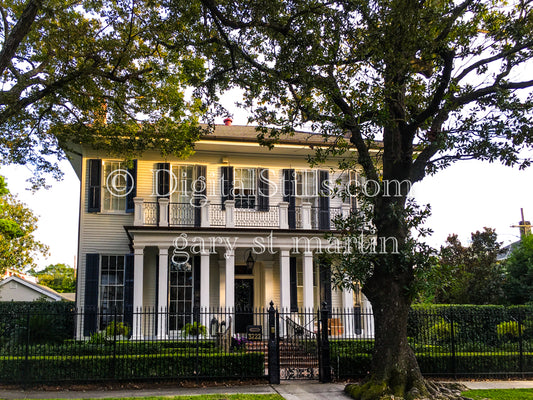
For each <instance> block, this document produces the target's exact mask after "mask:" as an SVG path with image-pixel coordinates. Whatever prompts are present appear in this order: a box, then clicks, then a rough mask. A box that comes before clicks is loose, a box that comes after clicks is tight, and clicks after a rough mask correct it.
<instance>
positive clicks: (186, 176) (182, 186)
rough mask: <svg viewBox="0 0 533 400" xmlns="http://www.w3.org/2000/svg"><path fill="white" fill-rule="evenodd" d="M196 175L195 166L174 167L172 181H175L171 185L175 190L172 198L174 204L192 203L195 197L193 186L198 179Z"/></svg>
mask: <svg viewBox="0 0 533 400" xmlns="http://www.w3.org/2000/svg"><path fill="white" fill-rule="evenodd" d="M195 175H196V174H195V168H194V166H193V165H173V166H172V179H174V180H175V181H174V183H173V184H172V185H171V186H172V188H173V189H174V190H173V191H172V194H171V197H170V201H171V202H172V203H188V204H190V201H191V199H192V198H193V196H194V187H193V184H194V181H195V179H197V177H196V176H195Z"/></svg>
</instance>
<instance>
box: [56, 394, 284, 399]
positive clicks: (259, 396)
mask: <svg viewBox="0 0 533 400" xmlns="http://www.w3.org/2000/svg"><path fill="white" fill-rule="evenodd" d="M49 400H67V399H49ZM84 400H284V399H283V397H281V396H280V395H279V394H223V393H221V394H203V395H190V396H170V397H167V396H161V397H159V396H158V397H107V398H105V399H90V398H87V399H84Z"/></svg>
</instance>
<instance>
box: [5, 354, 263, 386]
mask: <svg viewBox="0 0 533 400" xmlns="http://www.w3.org/2000/svg"><path fill="white" fill-rule="evenodd" d="M264 361H265V355H264V353H239V354H224V355H222V354H212V355H205V354H204V355H202V357H199V358H195V357H191V356H189V355H183V354H167V355H157V356H156V357H153V356H149V355H127V356H120V357H105V356H99V357H88V356H85V357H67V356H56V357H29V358H28V360H25V359H24V357H16V358H11V359H4V360H2V361H1V362H0V381H2V382H5V383H17V382H28V377H30V378H31V382H33V383H37V382H61V381H101V380H136V379H149V378H157V379H176V378H182V379H185V378H195V377H200V378H261V377H263V376H264V374H265V369H264Z"/></svg>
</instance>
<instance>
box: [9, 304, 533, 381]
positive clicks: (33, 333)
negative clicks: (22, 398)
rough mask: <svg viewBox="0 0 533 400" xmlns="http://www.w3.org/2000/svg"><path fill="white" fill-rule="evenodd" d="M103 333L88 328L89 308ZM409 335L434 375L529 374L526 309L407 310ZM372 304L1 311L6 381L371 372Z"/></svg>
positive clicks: (531, 338)
mask: <svg viewBox="0 0 533 400" xmlns="http://www.w3.org/2000/svg"><path fill="white" fill-rule="evenodd" d="M88 313H89V314H90V315H91V318H93V317H94V316H96V321H98V322H97V324H96V326H97V329H93V331H91V332H88V331H87V330H86V329H84V321H85V320H87V318H86V317H87V315H89V314H88ZM408 335H409V341H410V344H411V346H412V348H413V350H414V351H415V354H416V356H417V359H418V362H419V364H420V367H421V369H422V372H423V373H424V374H426V375H433V376H484V375H494V376H525V375H531V374H532V372H533V313H531V312H530V309H528V308H504V307H488V308H483V307H473V308H468V307H441V308H432V309H415V310H413V311H412V312H411V315H410V319H409V325H408ZM373 338H374V324H373V317H372V313H371V311H370V310H361V309H359V308H357V307H355V308H350V309H342V310H341V309H333V310H330V309H329V308H328V307H324V308H323V309H322V310H320V311H316V310H310V311H307V312H302V311H300V312H290V311H278V310H276V309H274V307H271V308H270V309H269V310H257V309H256V310H226V309H209V310H194V312H189V313H178V312H168V311H166V310H165V311H156V310H150V309H143V310H139V311H138V312H134V313H132V314H131V315H129V316H125V315H124V313H122V312H118V310H116V309H115V310H114V312H112V313H104V312H102V311H101V310H86V311H85V312H84V311H80V310H74V309H62V310H61V312H52V311H50V310H48V311H43V310H41V311H34V310H31V309H25V310H24V311H22V310H20V309H18V310H14V311H8V310H7V308H6V307H2V308H0V382H2V383H40V382H88V381H93V382H94V381H105V380H114V381H119V380H127V381H132V380H149V379H153V380H182V379H252V378H253V379H269V381H270V382H272V383H276V382H279V381H280V379H320V380H321V381H323V382H327V381H329V380H331V379H345V378H356V377H363V376H365V375H366V374H367V373H368V371H369V369H370V362H371V357H372V352H373V349H374V339H373Z"/></svg>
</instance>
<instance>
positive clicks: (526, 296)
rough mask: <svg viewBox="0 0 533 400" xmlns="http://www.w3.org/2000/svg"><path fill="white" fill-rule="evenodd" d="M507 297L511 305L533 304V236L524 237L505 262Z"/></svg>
mask: <svg viewBox="0 0 533 400" xmlns="http://www.w3.org/2000/svg"><path fill="white" fill-rule="evenodd" d="M505 269H506V273H507V280H506V282H505V286H504V290H505V296H506V298H507V300H508V301H509V303H511V304H525V303H531V302H533V235H531V234H529V235H526V236H523V237H522V239H521V240H520V244H519V245H518V246H517V247H516V248H514V249H513V251H512V252H511V254H510V255H509V258H507V260H505Z"/></svg>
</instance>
